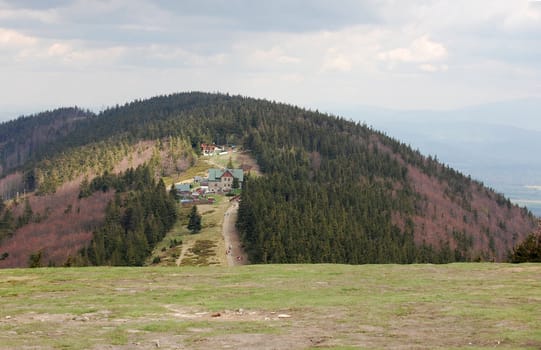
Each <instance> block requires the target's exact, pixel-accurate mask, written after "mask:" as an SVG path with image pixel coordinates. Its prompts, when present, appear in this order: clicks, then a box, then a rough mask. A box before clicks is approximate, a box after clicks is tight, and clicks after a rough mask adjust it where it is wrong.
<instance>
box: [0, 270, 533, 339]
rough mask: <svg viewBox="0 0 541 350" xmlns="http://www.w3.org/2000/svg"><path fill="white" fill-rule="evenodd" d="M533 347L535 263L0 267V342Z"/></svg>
mask: <svg viewBox="0 0 541 350" xmlns="http://www.w3.org/2000/svg"><path fill="white" fill-rule="evenodd" d="M25 348H26V349H150V348H160V349H216V348H235V349H310V348H328V349H357V348H367V349H372V348H378V349H379V348H392V349H400V348H401V349H434V348H445V349H454V348H461V349H493V348H502V349H519V348H520V349H528V348H530V349H539V348H541V265H534V264H528V265H507V264H452V265H438V266H436V265H405V266H404V265H363V266H347V265H264V266H263V265H259V266H255V265H253V266H244V267H238V268H223V267H222V268H220V267H204V268H197V267H180V268H179V267H146V268H110V267H101V268H56V269H49V268H43V269H16V270H0V349H25Z"/></svg>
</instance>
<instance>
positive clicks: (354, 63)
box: [0, 0, 541, 117]
mask: <svg viewBox="0 0 541 350" xmlns="http://www.w3.org/2000/svg"><path fill="white" fill-rule="evenodd" d="M193 90H201V91H210V92H213V91H219V92H229V93H232V94H242V95H247V96H254V97H263V98H267V99H271V100H278V101H283V102H288V103H293V104H296V105H300V106H304V107H310V108H313V109H316V108H318V109H322V110H325V111H328V112H332V111H333V109H334V108H336V109H339V110H344V109H350V108H355V107H356V106H376V107H385V108H393V109H439V110H442V109H443V110H445V109H454V108H460V107H463V106H468V105H476V104H483V103H488V102H498V101H507V100H514V99H522V98H539V97H541V2H539V1H527V0H524V1H521V0H486V1H485V0H455V1H448V0H442V1H438V0H434V1H414V0H408V1H392V0H389V1H385V0H382V1H375V0H374V1H371V0H370V1H360V0H359V1H348V0H344V1H340V0H332V1H331V0H329V1H318V0H299V1H295V0H273V1H252V0H246V1H242V0H215V1H205V0H194V1H191V0H182V1H176V0H170V1H165V0H164V1H149V0H148V1H147V0H110V1H106V0H104V1H90V0H66V1H64V0H58V1H52V0H51V1H41V0H36V1H25V0H17V1H15V0H14V1H9V0H0V94H1V99H0V112H2V113H3V115H5V114H6V113H25V114H26V113H33V112H37V111H39V110H42V109H44V108H54V107H58V106H72V105H78V106H81V107H86V108H91V109H95V110H97V109H100V108H102V107H105V106H110V105H113V104H116V103H124V102H126V101H130V100H133V99H135V98H146V97H151V96H154V95H158V94H163V93H172V92H178V91H193ZM14 116H15V115H13V116H12V117H14Z"/></svg>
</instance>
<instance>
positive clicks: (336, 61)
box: [322, 53, 353, 72]
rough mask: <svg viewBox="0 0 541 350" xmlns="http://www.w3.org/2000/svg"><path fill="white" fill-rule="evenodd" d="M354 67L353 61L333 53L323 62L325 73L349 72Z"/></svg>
mask: <svg viewBox="0 0 541 350" xmlns="http://www.w3.org/2000/svg"><path fill="white" fill-rule="evenodd" d="M352 67H353V65H352V63H351V60H350V59H349V58H348V57H346V56H345V55H342V54H336V53H331V54H330V55H329V57H327V58H326V59H325V61H324V62H323V67H322V69H323V70H324V71H330V72H332V71H336V72H349V71H351V69H352Z"/></svg>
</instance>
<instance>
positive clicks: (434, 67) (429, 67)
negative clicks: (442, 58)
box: [418, 63, 449, 73]
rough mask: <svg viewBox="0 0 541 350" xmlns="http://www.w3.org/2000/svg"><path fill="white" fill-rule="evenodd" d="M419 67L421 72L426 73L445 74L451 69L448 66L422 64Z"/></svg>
mask: <svg viewBox="0 0 541 350" xmlns="http://www.w3.org/2000/svg"><path fill="white" fill-rule="evenodd" d="M418 67H419V69H420V70H422V71H424V72H428V73H435V72H445V71H447V70H448V69H449V67H448V66H447V65H446V64H439V65H434V64H430V63H424V64H420V65H419V66H418Z"/></svg>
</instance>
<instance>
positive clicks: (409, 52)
mask: <svg viewBox="0 0 541 350" xmlns="http://www.w3.org/2000/svg"><path fill="white" fill-rule="evenodd" d="M446 56H447V49H446V47H445V46H444V45H443V44H441V43H438V42H435V41H432V40H430V38H429V37H428V35H423V36H421V37H419V38H417V39H415V40H413V42H412V43H411V44H410V45H409V46H408V47H399V48H396V49H392V50H389V51H385V52H382V53H380V54H379V55H378V57H379V59H381V60H383V61H389V62H432V61H438V60H441V59H444V58H445V57H446Z"/></svg>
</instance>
